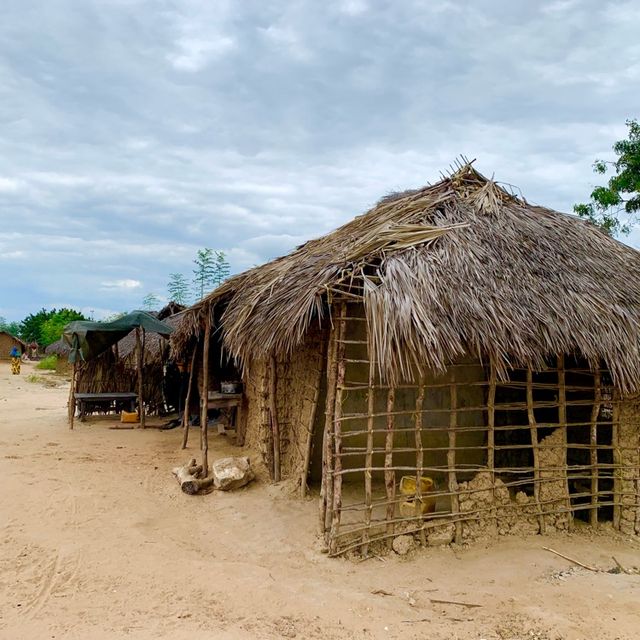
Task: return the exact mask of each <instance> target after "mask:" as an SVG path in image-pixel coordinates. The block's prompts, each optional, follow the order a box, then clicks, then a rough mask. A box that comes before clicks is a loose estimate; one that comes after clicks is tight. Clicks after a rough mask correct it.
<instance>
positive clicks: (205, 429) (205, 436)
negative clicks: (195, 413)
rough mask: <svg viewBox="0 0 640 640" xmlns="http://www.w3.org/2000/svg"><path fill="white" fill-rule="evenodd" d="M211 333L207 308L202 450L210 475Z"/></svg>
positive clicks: (206, 472)
mask: <svg viewBox="0 0 640 640" xmlns="http://www.w3.org/2000/svg"><path fill="white" fill-rule="evenodd" d="M210 334H211V312H210V311H209V310H207V314H206V320H205V324H204V344H203V347H202V393H201V394H200V406H201V409H200V448H201V450H202V473H203V474H204V477H205V478H206V477H207V476H208V475H209V433H208V429H209V419H208V413H209V339H210V337H211V336H210Z"/></svg>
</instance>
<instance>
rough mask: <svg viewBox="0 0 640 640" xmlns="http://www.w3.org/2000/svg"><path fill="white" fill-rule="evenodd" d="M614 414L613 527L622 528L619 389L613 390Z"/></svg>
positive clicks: (612, 428)
mask: <svg viewBox="0 0 640 640" xmlns="http://www.w3.org/2000/svg"><path fill="white" fill-rule="evenodd" d="M611 400H612V401H613V415H612V419H611V423H612V424H611V446H612V447H613V528H614V529H616V531H619V530H620V520H621V516H622V508H621V506H622V504H621V503H622V481H621V480H622V477H621V474H622V452H621V451H620V426H619V423H620V405H619V402H618V400H619V397H618V394H617V391H615V390H614V391H613V393H612V397H611Z"/></svg>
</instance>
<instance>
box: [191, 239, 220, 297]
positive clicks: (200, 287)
mask: <svg viewBox="0 0 640 640" xmlns="http://www.w3.org/2000/svg"><path fill="white" fill-rule="evenodd" d="M193 262H194V264H195V265H196V268H195V269H194V270H193V276H194V277H193V287H194V293H195V297H196V300H202V298H204V295H205V293H206V292H208V291H209V289H212V288H213V286H214V284H215V275H216V271H215V264H216V259H215V255H214V252H213V249H207V248H206V247H205V248H204V249H199V250H198V253H197V255H196V259H195V260H194V261H193Z"/></svg>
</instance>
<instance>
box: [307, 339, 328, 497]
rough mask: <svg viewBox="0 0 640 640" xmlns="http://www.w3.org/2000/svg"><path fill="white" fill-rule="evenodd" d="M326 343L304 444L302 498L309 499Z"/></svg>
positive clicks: (319, 366)
mask: <svg viewBox="0 0 640 640" xmlns="http://www.w3.org/2000/svg"><path fill="white" fill-rule="evenodd" d="M326 348H327V346H326V342H324V343H323V349H322V357H321V359H320V362H319V363H318V376H317V378H316V380H315V388H314V390H313V400H312V401H311V402H312V406H311V412H310V415H309V423H308V425H307V436H306V442H305V444H304V460H303V461H302V473H301V475H300V497H301V498H306V497H307V478H308V476H309V465H310V464H311V448H312V447H313V427H314V425H315V423H316V414H317V412H318V398H319V397H320V385H321V382H322V362H323V361H324V359H325V350H326Z"/></svg>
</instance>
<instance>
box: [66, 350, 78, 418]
mask: <svg viewBox="0 0 640 640" xmlns="http://www.w3.org/2000/svg"><path fill="white" fill-rule="evenodd" d="M77 368H78V363H77V362H74V363H73V369H71V386H70V388H69V407H68V410H69V429H71V430H73V419H74V418H75V415H76V372H77Z"/></svg>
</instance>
